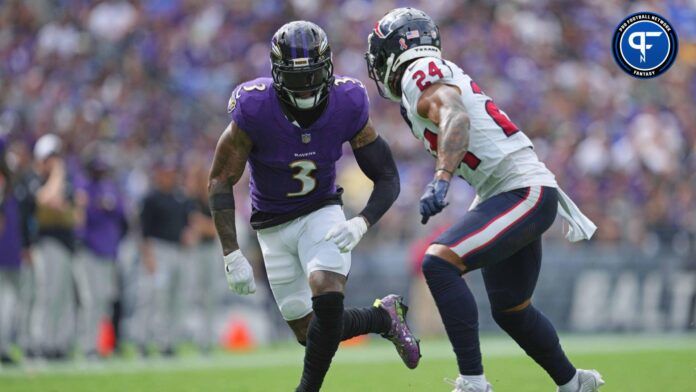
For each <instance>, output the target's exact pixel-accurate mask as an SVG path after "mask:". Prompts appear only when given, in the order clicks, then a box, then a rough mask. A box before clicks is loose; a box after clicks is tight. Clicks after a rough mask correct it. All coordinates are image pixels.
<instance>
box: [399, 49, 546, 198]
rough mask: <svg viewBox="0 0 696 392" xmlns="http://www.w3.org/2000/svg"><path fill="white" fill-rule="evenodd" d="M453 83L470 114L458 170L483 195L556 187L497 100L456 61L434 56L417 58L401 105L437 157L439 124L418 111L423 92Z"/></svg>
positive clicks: (405, 78)
mask: <svg viewBox="0 0 696 392" xmlns="http://www.w3.org/2000/svg"><path fill="white" fill-rule="evenodd" d="M436 82H441V83H446V84H449V85H453V86H456V87H458V88H459V90H460V91H461V97H462V103H463V104H464V107H465V108H466V111H467V114H468V115H469V120H470V124H471V125H470V128H469V148H468V149H467V153H466V155H465V156H464V159H463V160H462V163H461V164H460V165H459V167H458V168H457V171H456V174H457V175H459V176H460V177H462V178H463V179H464V180H466V181H467V182H468V183H469V184H471V186H472V187H474V189H476V193H477V195H478V197H479V199H480V200H485V199H487V198H489V197H491V196H493V195H496V194H498V193H502V192H505V191H510V190H513V189H518V188H525V187H528V186H536V185H541V186H549V187H554V188H556V187H557V184H556V180H555V178H554V175H553V173H551V171H549V170H548V169H547V168H546V165H544V164H543V163H542V162H540V161H539V159H538V158H537V156H536V153H534V150H533V145H532V141H531V140H529V138H528V137H527V135H525V134H524V132H522V131H521V130H520V129H519V128H517V126H515V124H514V123H513V122H512V121H510V119H509V118H508V116H507V115H506V114H505V113H504V112H503V111H501V110H500V109H498V107H497V106H496V105H495V103H494V102H493V100H492V99H491V98H490V97H489V96H487V95H486V94H485V93H484V92H483V91H481V89H480V88H479V87H478V86H477V85H476V83H474V82H473V81H472V80H471V78H470V77H469V75H467V74H465V73H464V71H462V70H461V68H459V67H458V66H457V65H456V64H454V63H452V62H450V61H447V60H442V59H439V58H435V57H424V58H421V59H418V60H416V61H414V62H413V63H412V64H411V65H410V66H409V67H408V68H407V69H406V72H405V73H404V76H403V78H402V79H401V91H402V92H403V95H402V99H401V102H402V105H403V107H404V109H405V110H404V111H405V115H406V117H407V118H408V122H409V124H410V125H411V131H412V132H413V134H414V135H415V136H416V137H417V138H418V139H419V140H421V141H423V144H424V146H425V149H426V150H428V151H429V152H430V153H431V154H432V155H433V156H437V137H438V135H439V134H440V129H439V128H438V126H437V125H435V124H433V123H432V122H431V121H430V120H428V119H427V118H423V117H421V116H420V115H418V110H417V108H416V107H417V104H418V99H419V98H420V96H421V93H422V91H423V90H424V89H425V88H426V87H428V86H429V85H431V84H432V83H436Z"/></svg>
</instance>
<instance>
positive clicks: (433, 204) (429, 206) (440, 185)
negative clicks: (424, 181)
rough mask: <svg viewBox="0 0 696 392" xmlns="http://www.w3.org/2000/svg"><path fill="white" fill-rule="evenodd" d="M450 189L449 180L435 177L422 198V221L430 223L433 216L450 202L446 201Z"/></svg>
mask: <svg viewBox="0 0 696 392" xmlns="http://www.w3.org/2000/svg"><path fill="white" fill-rule="evenodd" d="M448 189H449V181H446V180H441V179H437V178H436V179H434V180H433V181H432V182H431V183H430V184H428V186H427V187H426V188H425V193H423V196H421V198H420V214H421V217H422V218H421V223H422V224H426V223H428V219H430V217H431V216H433V215H436V214H438V213H439V212H440V211H442V210H443V209H444V208H445V207H447V205H448V204H449V203H447V202H446V201H445V196H447V190H448Z"/></svg>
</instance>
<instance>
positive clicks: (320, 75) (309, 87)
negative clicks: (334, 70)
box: [278, 66, 331, 92]
mask: <svg viewBox="0 0 696 392" xmlns="http://www.w3.org/2000/svg"><path fill="white" fill-rule="evenodd" d="M329 73H330V71H329V69H328V67H325V66H322V67H320V68H317V69H304V70H290V69H281V70H279V72H278V78H279V82H280V84H281V85H282V86H283V88H285V89H287V90H289V91H292V92H304V91H313V90H316V89H317V88H321V87H323V86H324V84H325V83H326V82H327V81H328V80H329V77H330V76H331V75H330V74H329Z"/></svg>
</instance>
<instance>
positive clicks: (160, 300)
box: [136, 159, 194, 355]
mask: <svg viewBox="0 0 696 392" xmlns="http://www.w3.org/2000/svg"><path fill="white" fill-rule="evenodd" d="M177 173H178V167H177V165H176V162H174V161H173V160H169V159H164V160H162V161H160V162H159V163H158V164H157V165H156V168H155V171H154V173H153V178H152V179H153V182H154V189H153V190H152V192H150V193H149V194H148V195H147V196H146V197H145V199H144V201H143V207H142V210H141V214H140V224H141V226H142V231H143V239H142V246H141V254H140V256H141V258H142V259H141V260H142V265H143V268H144V271H143V274H142V275H141V277H140V279H141V286H140V291H141V292H139V293H138V296H139V298H140V300H139V305H141V306H140V307H139V308H138V309H136V312H139V314H138V315H137V316H136V317H137V318H138V319H139V320H141V324H140V328H139V329H140V330H141V331H142V333H143V334H144V336H142V337H141V340H140V342H139V343H140V344H147V342H154V343H155V344H156V346H157V349H158V350H159V351H160V352H161V353H163V354H165V355H170V354H173V353H174V349H175V348H176V345H177V344H178V343H180V342H181V339H182V336H181V334H182V331H181V328H182V318H183V317H184V316H185V314H184V312H183V309H182V304H183V301H184V297H186V296H190V293H188V292H184V290H182V286H181V283H182V280H183V278H184V277H183V273H184V270H183V266H184V264H185V263H186V262H189V261H190V257H189V255H188V253H187V252H186V251H185V250H186V249H185V247H187V246H188V245H190V244H191V243H192V242H193V241H194V238H193V230H192V229H191V227H190V226H189V216H190V213H191V210H192V206H191V202H190V200H189V199H188V198H187V197H186V196H185V195H184V194H183V193H182V192H181V191H180V190H179V188H178V176H177Z"/></svg>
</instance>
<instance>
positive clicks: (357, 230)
mask: <svg viewBox="0 0 696 392" xmlns="http://www.w3.org/2000/svg"><path fill="white" fill-rule="evenodd" d="M366 232H367V222H366V221H365V218H363V217H362V216H356V217H355V218H353V219H350V220H347V221H345V222H341V223H337V224H335V225H334V226H333V227H332V228H331V230H329V232H328V233H326V237H324V241H333V243H334V244H336V246H338V249H339V250H340V251H341V253H346V252H350V251H351V250H353V248H355V246H356V245H358V242H360V239H361V238H362V236H364V235H365V233H366Z"/></svg>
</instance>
